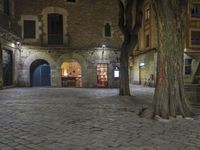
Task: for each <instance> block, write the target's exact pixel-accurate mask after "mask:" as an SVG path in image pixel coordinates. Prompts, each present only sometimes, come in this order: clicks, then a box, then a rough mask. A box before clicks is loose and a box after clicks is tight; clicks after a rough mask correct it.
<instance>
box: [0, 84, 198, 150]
mask: <svg viewBox="0 0 200 150" xmlns="http://www.w3.org/2000/svg"><path fill="white" fill-rule="evenodd" d="M131 91H134V92H133V94H134V96H132V97H119V96H117V95H118V90H117V89H76V88H69V89H67V88H13V89H6V90H2V91H0V150H200V117H199V116H196V117H195V119H194V120H187V119H178V120H176V121H173V120H172V121H170V122H159V121H153V120H147V119H144V118H139V117H138V116H137V114H138V111H139V109H141V108H142V107H145V106H148V105H149V104H150V103H151V101H152V96H153V91H154V89H152V88H144V87H140V86H132V87H131Z"/></svg>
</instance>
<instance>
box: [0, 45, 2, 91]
mask: <svg viewBox="0 0 200 150" xmlns="http://www.w3.org/2000/svg"><path fill="white" fill-rule="evenodd" d="M2 53H3V52H2V47H1V43H0V66H1V67H0V89H2V87H3V69H2V68H3V56H2V55H3V54H2Z"/></svg>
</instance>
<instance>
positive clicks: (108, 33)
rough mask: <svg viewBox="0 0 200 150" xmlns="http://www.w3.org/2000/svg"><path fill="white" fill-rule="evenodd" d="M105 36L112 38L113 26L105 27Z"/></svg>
mask: <svg viewBox="0 0 200 150" xmlns="http://www.w3.org/2000/svg"><path fill="white" fill-rule="evenodd" d="M104 35H105V37H111V25H110V24H109V23H106V24H105V26H104Z"/></svg>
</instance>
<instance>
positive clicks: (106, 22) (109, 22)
mask: <svg viewBox="0 0 200 150" xmlns="http://www.w3.org/2000/svg"><path fill="white" fill-rule="evenodd" d="M106 24H109V25H110V30H111V36H110V37H108V36H105V25H106ZM102 32H103V37H104V38H107V39H112V38H113V34H114V31H113V24H112V22H111V21H104V24H103V31H102Z"/></svg>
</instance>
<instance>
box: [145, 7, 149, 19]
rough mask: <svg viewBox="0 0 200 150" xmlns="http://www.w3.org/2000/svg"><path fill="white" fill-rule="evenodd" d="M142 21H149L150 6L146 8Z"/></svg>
mask: <svg viewBox="0 0 200 150" xmlns="http://www.w3.org/2000/svg"><path fill="white" fill-rule="evenodd" d="M144 19H145V22H147V21H149V20H150V6H147V7H146V8H145V14H144Z"/></svg>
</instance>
